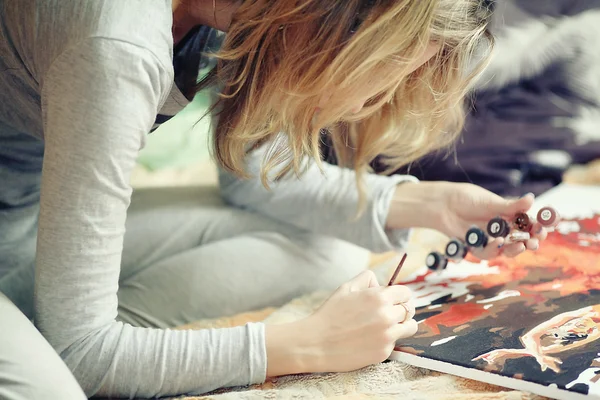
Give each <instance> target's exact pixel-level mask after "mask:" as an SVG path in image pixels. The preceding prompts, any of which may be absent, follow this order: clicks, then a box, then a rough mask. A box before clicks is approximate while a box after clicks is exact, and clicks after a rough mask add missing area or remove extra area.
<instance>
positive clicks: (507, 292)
mask: <svg viewBox="0 0 600 400" xmlns="http://www.w3.org/2000/svg"><path fill="white" fill-rule="evenodd" d="M520 295H521V292H519V291H518V290H503V291H502V292H500V293H498V294H497V295H496V296H494V297H490V298H489V299H484V300H479V301H477V303H478V304H485V303H493V302H494V301H499V300H502V299H507V298H509V297H517V296H520Z"/></svg>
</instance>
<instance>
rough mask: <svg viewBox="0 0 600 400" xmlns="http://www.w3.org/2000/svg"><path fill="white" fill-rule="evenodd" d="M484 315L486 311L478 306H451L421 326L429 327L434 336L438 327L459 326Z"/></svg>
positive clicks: (467, 304)
mask: <svg viewBox="0 0 600 400" xmlns="http://www.w3.org/2000/svg"><path fill="white" fill-rule="evenodd" d="M485 313H487V310H486V309H485V308H483V306H482V305H480V304H475V303H463V304H453V305H452V306H450V307H449V308H448V309H447V310H445V311H444V312H443V313H441V314H438V315H434V316H433V317H429V318H427V319H426V320H425V321H423V324H425V325H427V327H429V329H431V331H432V332H433V333H434V334H436V335H439V334H440V329H439V327H438V326H439V325H443V326H446V327H455V326H459V325H462V324H464V323H467V322H470V321H473V320H474V319H476V318H477V317H479V316H481V315H483V314H485Z"/></svg>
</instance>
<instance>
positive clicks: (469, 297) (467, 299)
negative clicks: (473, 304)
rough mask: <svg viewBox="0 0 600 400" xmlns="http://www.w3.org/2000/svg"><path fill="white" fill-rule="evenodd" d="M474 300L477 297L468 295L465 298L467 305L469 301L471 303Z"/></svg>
mask: <svg viewBox="0 0 600 400" xmlns="http://www.w3.org/2000/svg"><path fill="white" fill-rule="evenodd" d="M474 298H475V296H473V295H472V294H468V295H467V297H465V303H466V302H467V301H471V300H473V299H474Z"/></svg>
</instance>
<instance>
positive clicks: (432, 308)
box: [427, 304, 442, 310]
mask: <svg viewBox="0 0 600 400" xmlns="http://www.w3.org/2000/svg"><path fill="white" fill-rule="evenodd" d="M440 307H442V305H441V304H434V305H432V306H429V307H427V308H428V309H430V310H435V309H436V308H440Z"/></svg>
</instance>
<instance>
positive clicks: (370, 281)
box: [348, 269, 380, 292]
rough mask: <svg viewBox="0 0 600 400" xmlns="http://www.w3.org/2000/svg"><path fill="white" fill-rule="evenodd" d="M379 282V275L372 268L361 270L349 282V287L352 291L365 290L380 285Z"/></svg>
mask: <svg viewBox="0 0 600 400" xmlns="http://www.w3.org/2000/svg"><path fill="white" fill-rule="evenodd" d="M378 286H380V285H379V282H377V276H376V275H375V273H374V272H373V271H371V270H370V269H368V270H366V271H363V272H361V273H360V274H358V275H357V276H356V277H354V278H352V280H351V281H349V282H348V288H349V289H350V291H351V292H355V291H359V290H364V289H368V288H374V287H378Z"/></svg>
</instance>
